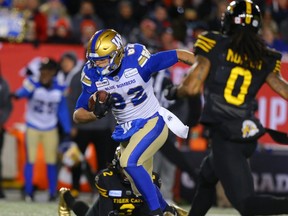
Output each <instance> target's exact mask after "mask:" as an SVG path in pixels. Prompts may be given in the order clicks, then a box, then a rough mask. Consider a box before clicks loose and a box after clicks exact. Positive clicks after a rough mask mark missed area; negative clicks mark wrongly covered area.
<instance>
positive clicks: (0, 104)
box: [0, 73, 12, 199]
mask: <svg viewBox="0 0 288 216" xmlns="http://www.w3.org/2000/svg"><path fill="white" fill-rule="evenodd" d="M0 98H1V100H0V199H2V198H5V194H4V191H3V188H2V180H3V179H2V164H1V163H2V162H1V161H2V160H1V159H2V157H1V153H2V148H3V144H4V134H5V126H4V125H5V123H6V121H7V119H8V118H9V116H10V114H11V111H12V103H11V99H10V89H9V85H8V83H7V81H6V80H5V79H4V77H3V76H2V74H1V73H0Z"/></svg>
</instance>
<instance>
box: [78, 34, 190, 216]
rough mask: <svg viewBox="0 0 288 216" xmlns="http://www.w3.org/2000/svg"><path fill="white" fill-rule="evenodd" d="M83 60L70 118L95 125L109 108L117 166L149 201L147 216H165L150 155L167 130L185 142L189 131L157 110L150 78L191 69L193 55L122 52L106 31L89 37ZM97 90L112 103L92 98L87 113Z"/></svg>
mask: <svg viewBox="0 0 288 216" xmlns="http://www.w3.org/2000/svg"><path fill="white" fill-rule="evenodd" d="M87 59H88V61H87V62H86V64H85V65H84V67H83V72H82V78H81V81H82V85H83V90H82V93H81V95H80V96H79V98H78V101H77V104H76V110H75V112H74V115H73V119H74V121H75V122H76V123H84V122H89V121H93V120H96V119H99V118H102V117H104V116H105V115H106V113H107V111H108V110H110V109H112V113H113V115H114V117H115V119H116V121H117V126H116V127H115V130H114V133H113V134H112V138H113V139H114V140H116V141H117V142H120V143H121V158H120V165H121V167H122V168H123V169H124V171H125V174H126V175H127V177H128V178H129V180H130V181H131V183H132V189H133V192H134V193H135V194H136V195H142V196H143V198H144V199H145V201H146V202H147V204H148V206H149V208H150V210H151V213H150V215H163V212H165V209H166V208H168V207H169V206H168V204H167V203H166V201H165V200H164V199H163V198H162V195H161V194H160V192H159V190H158V188H157V187H155V185H154V184H153V182H152V169H153V155H154V154H155V153H156V152H157V151H158V150H159V148H161V146H162V145H163V144H164V143H165V140H166V138H167V135H168V127H169V129H171V130H172V131H173V132H174V133H176V134H177V135H178V136H180V137H185V138H186V136H187V133H188V127H187V126H185V125H183V124H182V122H181V121H180V120H179V119H178V118H177V117H176V116H175V115H173V114H172V113H170V112H169V111H168V110H166V109H164V108H162V107H161V106H160V105H159V102H158V100H157V98H156V97H155V95H154V91H153V86H152V80H151V76H152V74H153V73H155V72H157V71H160V70H162V69H164V68H168V67H170V66H172V65H174V64H175V63H177V62H178V61H182V62H185V63H187V64H189V65H192V64H193V62H194V54H193V53H191V52H189V51H186V50H170V51H163V52H158V53H156V54H150V53H149V51H148V50H147V49H146V47H145V46H144V45H142V44H137V43H136V44H127V45H126V46H125V47H124V45H123V42H122V39H121V36H120V35H119V34H118V33H117V32H116V31H115V30H113V29H104V30H100V31H97V32H96V33H95V34H94V35H93V36H92V37H91V39H90V41H89V43H88V45H87ZM99 90H105V91H107V92H109V93H110V99H109V100H107V101H106V102H105V103H99V98H96V104H95V109H94V111H92V112H91V111H89V108H88V100H89V97H90V96H91V95H92V94H93V93H94V92H96V91H99ZM167 126H168V127H167ZM115 196H117V194H115Z"/></svg>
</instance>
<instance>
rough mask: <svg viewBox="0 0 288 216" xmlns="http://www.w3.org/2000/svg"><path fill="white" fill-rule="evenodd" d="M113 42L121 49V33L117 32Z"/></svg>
mask: <svg viewBox="0 0 288 216" xmlns="http://www.w3.org/2000/svg"><path fill="white" fill-rule="evenodd" d="M112 43H113V44H115V46H117V49H121V47H122V46H123V45H122V40H121V37H120V35H118V34H116V35H115V37H114V38H113V39H112Z"/></svg>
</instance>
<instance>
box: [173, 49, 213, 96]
mask: <svg viewBox="0 0 288 216" xmlns="http://www.w3.org/2000/svg"><path fill="white" fill-rule="evenodd" d="M210 65H211V63H210V60H209V59H208V58H206V57H204V56H201V55H197V56H196V57H195V63H194V64H193V66H192V67H191V68H190V69H189V72H188V75H187V76H186V77H185V79H184V81H183V82H182V83H181V84H180V85H179V87H178V88H177V96H178V97H185V96H195V95H197V94H199V93H200V92H201V89H202V85H203V83H204V81H205V80H206V78H207V76H208V73H209V70H210Z"/></svg>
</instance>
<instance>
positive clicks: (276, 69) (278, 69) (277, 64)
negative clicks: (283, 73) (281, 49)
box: [273, 60, 281, 73]
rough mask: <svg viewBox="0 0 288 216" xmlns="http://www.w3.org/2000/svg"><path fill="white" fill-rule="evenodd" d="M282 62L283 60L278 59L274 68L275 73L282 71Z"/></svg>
mask: <svg viewBox="0 0 288 216" xmlns="http://www.w3.org/2000/svg"><path fill="white" fill-rule="evenodd" d="M280 64H281V61H280V60H277V61H276V64H275V67H274V70H273V73H280Z"/></svg>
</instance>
